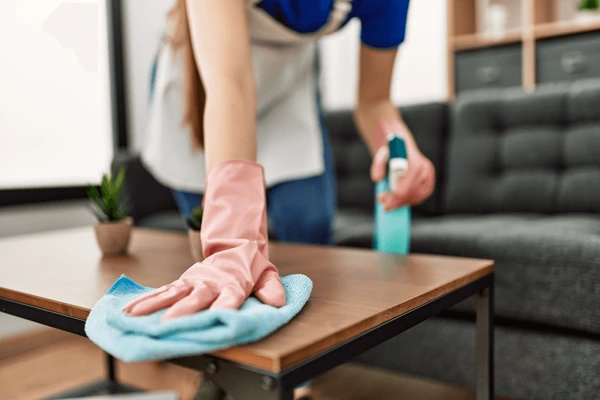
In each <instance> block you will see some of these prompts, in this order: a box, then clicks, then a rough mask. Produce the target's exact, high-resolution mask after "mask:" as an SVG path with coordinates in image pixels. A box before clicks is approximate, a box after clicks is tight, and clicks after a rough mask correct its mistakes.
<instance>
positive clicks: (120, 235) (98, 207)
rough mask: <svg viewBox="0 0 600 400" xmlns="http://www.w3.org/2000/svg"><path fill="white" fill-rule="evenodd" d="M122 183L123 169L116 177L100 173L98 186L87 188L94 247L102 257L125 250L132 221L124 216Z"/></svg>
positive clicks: (127, 245)
mask: <svg viewBox="0 0 600 400" xmlns="http://www.w3.org/2000/svg"><path fill="white" fill-rule="evenodd" d="M124 183H125V169H124V168H121V169H120V170H119V172H118V173H117V176H112V175H108V174H104V175H103V176H102V181H101V182H100V187H96V186H93V185H89V186H88V190H87V194H88V197H89V199H90V205H91V208H92V211H93V213H94V214H95V216H96V218H97V219H98V222H97V223H96V224H95V225H94V230H95V232H96V240H97V242H98V246H100V249H101V250H102V253H104V255H107V256H108V255H115V254H120V253H124V252H126V251H127V248H128V247H129V238H130V236H131V226H132V223H133V219H132V218H131V217H128V216H127V212H128V210H127V209H126V205H125V202H124V201H123V199H122V198H121V192H122V191H123V184H124Z"/></svg>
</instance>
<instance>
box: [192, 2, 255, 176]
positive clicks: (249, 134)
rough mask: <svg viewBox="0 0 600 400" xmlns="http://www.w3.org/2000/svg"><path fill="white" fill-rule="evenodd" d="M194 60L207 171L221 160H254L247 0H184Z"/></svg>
mask: <svg viewBox="0 0 600 400" xmlns="http://www.w3.org/2000/svg"><path fill="white" fill-rule="evenodd" d="M187 7H188V20H189V26H190V32H191V38H192V46H193V50H194V56H195V58H196V63H197V65H198V68H199V70H200V73H201V78H202V82H203V84H204V88H205V91H206V109H205V111H204V132H205V133H204V149H205V154H206V164H207V171H210V170H211V169H212V167H213V166H214V165H215V164H217V163H219V162H220V161H225V160H231V159H237V160H247V161H256V103H257V100H256V96H257V94H256V82H255V80H254V72H253V69H252V56H251V47H250V34H249V32H248V12H247V0H227V1H215V0H187Z"/></svg>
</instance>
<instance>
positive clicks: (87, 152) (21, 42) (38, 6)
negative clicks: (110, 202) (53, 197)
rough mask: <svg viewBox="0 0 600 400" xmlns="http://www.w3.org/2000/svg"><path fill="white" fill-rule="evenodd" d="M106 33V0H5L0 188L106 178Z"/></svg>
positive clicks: (1, 14)
mask: <svg viewBox="0 0 600 400" xmlns="http://www.w3.org/2000/svg"><path fill="white" fill-rule="evenodd" d="M106 38H107V25H106V11H105V1H104V0H85V1H78V2H73V1H67V0H3V1H1V2H0V48H2V64H1V67H0V71H1V72H2V73H1V74H0V110H1V111H0V188H22V187H43V186H71V185H85V184H87V183H90V182H100V178H101V176H102V173H103V172H105V171H106V170H107V168H108V166H109V164H110V159H111V158H112V133H111V117H110V87H109V74H108V42H107V40H106ZM6 171H10V173H6Z"/></svg>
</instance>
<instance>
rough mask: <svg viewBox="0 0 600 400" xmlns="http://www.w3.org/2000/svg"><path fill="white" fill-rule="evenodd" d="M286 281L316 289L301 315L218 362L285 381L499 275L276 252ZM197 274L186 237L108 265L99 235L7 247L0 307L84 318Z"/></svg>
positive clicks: (34, 238)
mask: <svg viewBox="0 0 600 400" xmlns="http://www.w3.org/2000/svg"><path fill="white" fill-rule="evenodd" d="M270 253H271V260H272V261H273V262H274V263H275V265H276V266H277V267H278V268H279V271H280V273H281V275H288V274H292V273H303V274H306V275H307V276H309V277H310V278H311V279H312V280H313V282H314V289H313V293H312V295H311V298H310V300H309V302H308V303H307V305H306V306H305V308H304V309H303V310H302V312H301V313H300V314H298V315H297V316H296V318H294V320H292V321H291V322H290V323H289V324H288V325H286V326H284V327H282V328H281V329H280V330H279V331H277V332H276V333H274V334H273V335H271V336H269V337H267V338H265V339H264V340H262V341H260V342H257V343H254V344H250V345H246V346H239V347H234V348H230V349H227V350H223V351H219V352H216V353H213V355H215V356H218V357H221V358H225V359H228V360H231V361H234V362H238V363H242V364H246V365H251V366H254V367H257V368H261V369H264V370H268V371H273V372H279V371H281V370H282V369H284V368H286V367H288V366H290V365H293V364H294V363H297V362H299V361H302V360H304V359H307V358H309V357H311V356H314V355H316V354H318V353H319V352H320V351H323V350H326V349H328V348H331V347H333V346H335V345H337V344H339V343H341V342H343V341H345V340H348V339H350V338H352V337H354V336H356V335H358V334H360V333H361V332H364V331H366V330H368V329H370V328H373V327H375V326H377V325H379V324H381V323H383V322H385V321H388V320H390V319H392V318H394V317H396V316H398V315H400V314H402V313H405V312H407V311H410V310H411V309H414V308H416V307H418V306H420V305H422V304H425V303H427V302H428V301H430V300H432V299H435V298H437V297H440V296H441V295H443V294H445V293H448V292H450V291H452V290H454V289H456V288H458V287H460V286H462V285H465V284H467V283H469V282H471V281H474V280H476V279H478V278H480V277H482V276H485V275H487V274H489V273H491V272H493V262H492V261H489V260H480V259H469V258H456V257H440V256H429V255H410V256H400V255H392V254H382V253H377V252H374V251H369V250H358V249H348V248H331V247H330V248H327V247H322V246H304V245H284V244H271V246H270ZM191 265H192V257H191V255H190V251H189V247H188V241H187V237H186V236H185V235H182V234H178V233H171V232H162V231H154V230H143V229H135V230H134V231H133V233H132V241H131V247H130V252H129V254H128V255H123V256H117V257H106V258H103V257H102V255H101V253H100V250H99V249H98V246H97V244H96V242H95V236H94V232H93V229H92V228H91V227H86V228H79V229H72V230H62V231H55V232H50V233H41V234H34V235H25V236H17V237H12V238H5V239H1V240H0V297H3V298H5V299H10V300H14V301H18V302H21V303H25V304H28V305H32V306H37V307H40V308H43V309H47V310H51V311H55V312H58V313H61V314H65V315H69V316H73V317H77V318H82V319H85V318H87V315H88V313H89V311H90V309H91V308H92V306H93V305H94V303H95V302H96V301H97V300H98V299H99V298H100V297H102V295H103V294H104V293H105V292H106V290H108V288H109V287H110V286H111V285H112V283H113V282H114V281H115V280H116V279H118V278H119V277H120V276H121V274H125V275H127V276H128V277H130V278H132V279H133V280H135V281H136V282H138V283H140V284H142V285H145V286H150V287H159V286H161V285H164V284H166V283H170V282H172V281H173V280H175V279H177V278H178V277H179V276H180V275H181V273H183V272H184V271H185V270H186V269H187V268H188V267H189V266H191Z"/></svg>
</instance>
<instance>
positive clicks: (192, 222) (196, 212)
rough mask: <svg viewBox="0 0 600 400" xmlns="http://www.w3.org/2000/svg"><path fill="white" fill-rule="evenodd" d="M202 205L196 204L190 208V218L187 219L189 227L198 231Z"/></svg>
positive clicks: (200, 223)
mask: <svg viewBox="0 0 600 400" xmlns="http://www.w3.org/2000/svg"><path fill="white" fill-rule="evenodd" d="M202 211H203V210H202V206H198V207H196V208H194V209H193V210H192V219H188V220H187V224H188V226H189V227H190V229H193V230H195V231H199V230H200V227H201V226H202Z"/></svg>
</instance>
